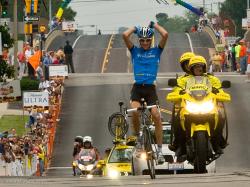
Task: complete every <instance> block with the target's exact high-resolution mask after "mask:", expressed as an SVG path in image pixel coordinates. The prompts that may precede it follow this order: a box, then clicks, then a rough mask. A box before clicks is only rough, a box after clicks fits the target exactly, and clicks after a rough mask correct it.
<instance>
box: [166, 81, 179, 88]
mask: <svg viewBox="0 0 250 187" xmlns="http://www.w3.org/2000/svg"><path fill="white" fill-rule="evenodd" d="M177 85H178V84H177V79H169V80H168V86H171V87H175V86H177Z"/></svg>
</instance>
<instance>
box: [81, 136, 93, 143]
mask: <svg viewBox="0 0 250 187" xmlns="http://www.w3.org/2000/svg"><path fill="white" fill-rule="evenodd" d="M85 142H90V143H92V138H91V137H90V136H84V137H83V143H85Z"/></svg>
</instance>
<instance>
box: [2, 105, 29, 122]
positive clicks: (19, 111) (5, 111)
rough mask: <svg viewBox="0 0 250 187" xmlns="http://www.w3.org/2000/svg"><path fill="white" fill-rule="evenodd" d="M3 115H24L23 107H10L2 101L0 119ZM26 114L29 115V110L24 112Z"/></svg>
mask: <svg viewBox="0 0 250 187" xmlns="http://www.w3.org/2000/svg"><path fill="white" fill-rule="evenodd" d="M3 115H18V116H22V115H23V110H22V109H9V108H8V103H0V119H1V118H2V116H3ZM24 115H28V112H24Z"/></svg>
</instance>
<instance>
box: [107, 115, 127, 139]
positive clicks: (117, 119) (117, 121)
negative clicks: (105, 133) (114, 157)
mask: <svg viewBox="0 0 250 187" xmlns="http://www.w3.org/2000/svg"><path fill="white" fill-rule="evenodd" d="M108 129H109V132H110V134H111V135H112V136H114V137H115V138H116V139H123V138H124V136H125V135H126V133H127V132H128V123H127V121H126V118H125V116H124V115H123V114H122V113H119V112H117V113H114V114H112V115H111V116H110V117H109V122H108Z"/></svg>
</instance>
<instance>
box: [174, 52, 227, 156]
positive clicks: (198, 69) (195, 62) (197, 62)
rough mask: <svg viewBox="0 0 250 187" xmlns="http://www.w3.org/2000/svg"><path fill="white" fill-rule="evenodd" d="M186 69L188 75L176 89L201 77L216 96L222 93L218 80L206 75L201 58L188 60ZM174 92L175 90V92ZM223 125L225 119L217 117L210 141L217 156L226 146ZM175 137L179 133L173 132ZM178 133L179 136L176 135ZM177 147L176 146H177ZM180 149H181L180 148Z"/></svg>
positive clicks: (203, 61) (205, 63)
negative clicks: (213, 135) (214, 130)
mask: <svg viewBox="0 0 250 187" xmlns="http://www.w3.org/2000/svg"><path fill="white" fill-rule="evenodd" d="M188 68H189V70H190V75H189V76H187V77H186V79H185V80H184V81H181V82H178V89H179V90H180V92H181V90H183V89H185V88H186V85H187V82H190V81H192V80H193V79H192V78H193V77H194V76H203V77H204V78H206V80H207V81H208V82H209V83H210V84H211V86H212V92H213V93H215V94H217V93H219V92H223V89H222V88H221V82H220V80H219V79H218V78H217V77H215V76H213V75H211V74H208V73H206V71H207V62H206V59H205V58H204V57H202V56H194V57H192V58H191V59H190V61H189V64H188ZM175 91H176V90H175ZM180 94H181V93H180ZM218 107H219V112H220V113H221V110H223V108H222V107H221V106H220V105H219V106H218ZM224 124H225V119H223V117H222V115H220V116H219V121H218V128H217V129H216V132H215V137H214V138H213V139H212V144H213V147H214V150H215V152H216V153H217V154H222V153H223V151H222V148H225V146H226V141H225V139H224V137H223V135H222V131H223V128H224ZM174 133H175V136H176V137H178V136H179V137H180V136H182V135H180V134H181V132H174ZM178 133H180V134H178ZM184 139H185V138H182V139H180V140H184ZM183 143H184V142H181V143H180V144H181V145H183ZM177 146H178V145H177ZM180 148H181V147H180Z"/></svg>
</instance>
